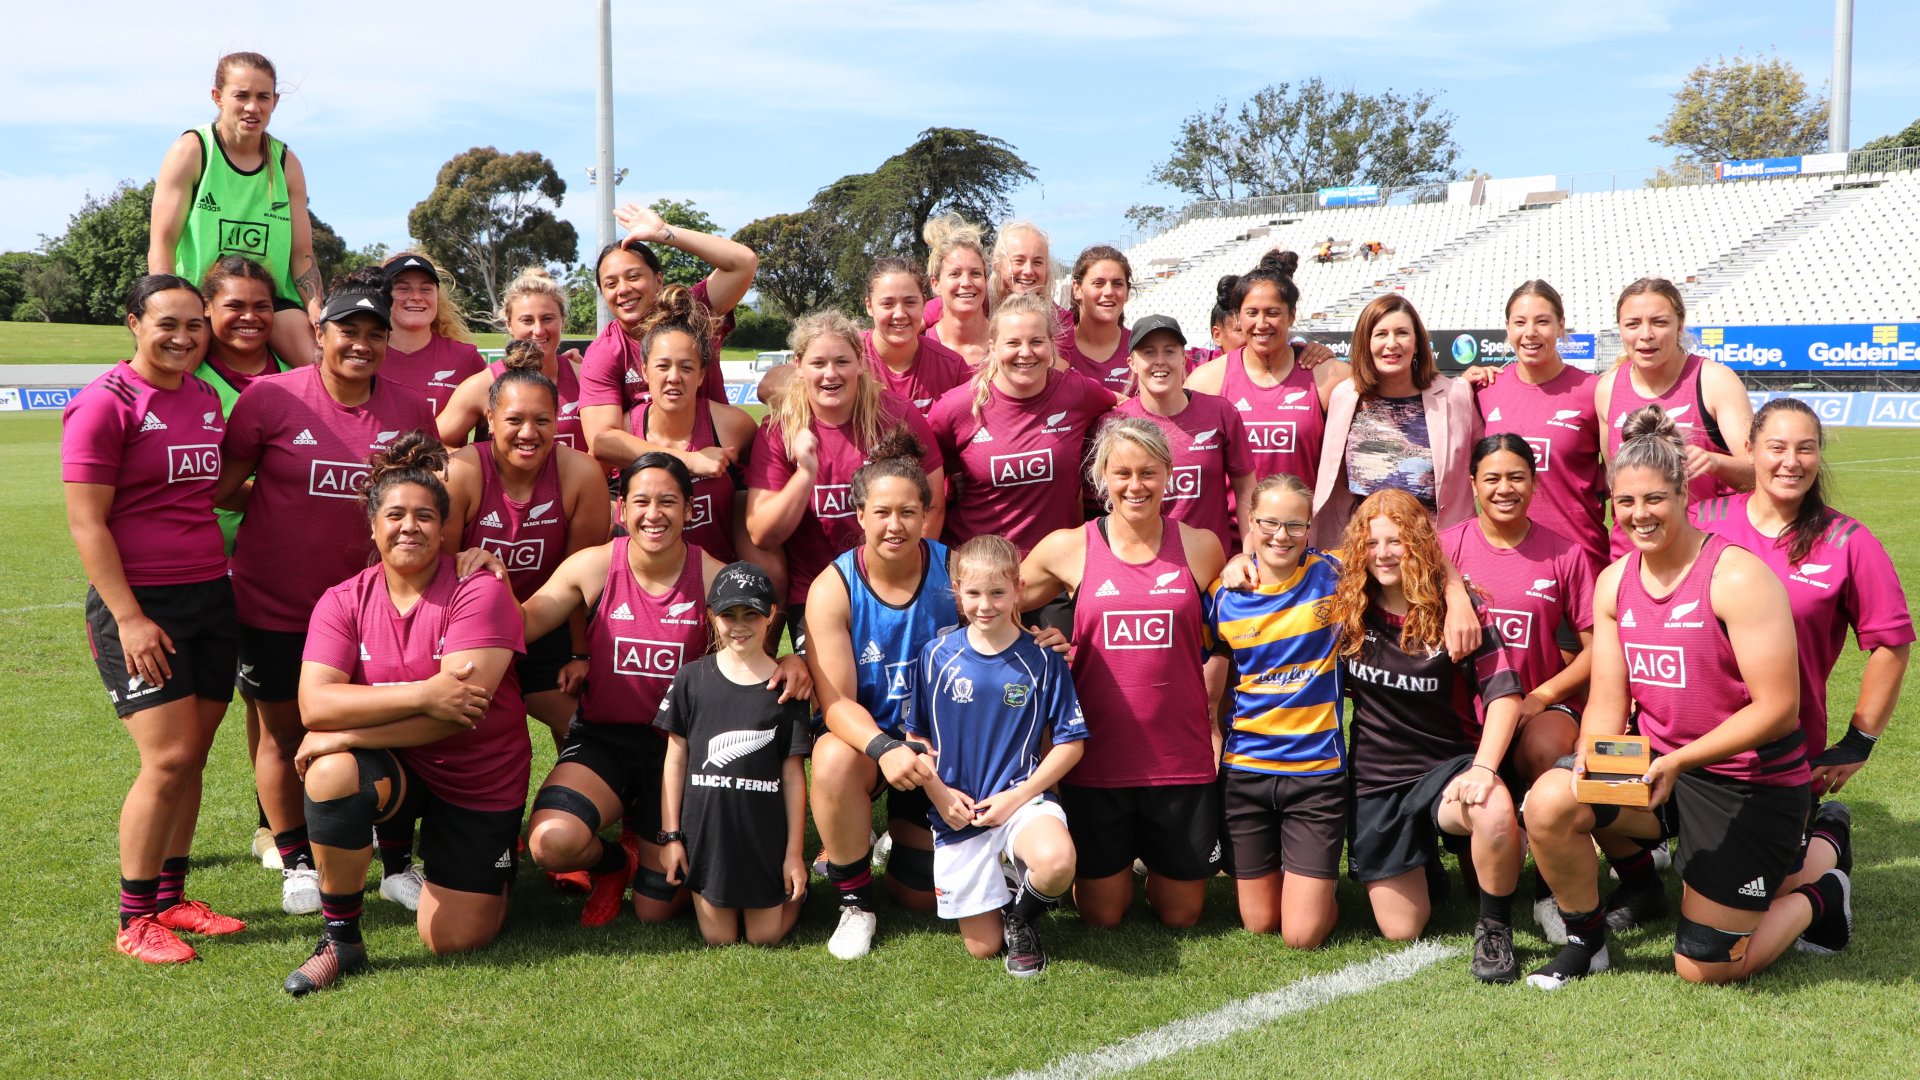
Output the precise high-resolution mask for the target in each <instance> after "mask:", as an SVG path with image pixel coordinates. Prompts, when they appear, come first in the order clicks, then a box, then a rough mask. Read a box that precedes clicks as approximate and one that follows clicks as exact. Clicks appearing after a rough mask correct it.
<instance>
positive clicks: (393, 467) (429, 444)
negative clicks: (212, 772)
mask: <svg viewBox="0 0 1920 1080" xmlns="http://www.w3.org/2000/svg"><path fill="white" fill-rule="evenodd" d="M368 464H369V466H370V472H369V475H368V477H367V483H368V486H369V487H371V486H372V485H373V483H374V482H375V481H377V480H378V479H379V478H380V477H381V476H382V475H383V474H385V473H390V472H399V471H401V470H403V469H425V470H427V471H428V472H434V473H437V472H442V471H445V469H446V467H447V448H446V447H445V446H442V445H441V444H440V440H439V439H438V438H437V437H435V436H433V435H430V434H428V433H427V432H426V431H424V430H421V429H419V428H415V429H414V430H412V431H407V432H402V433H401V434H400V436H399V437H398V438H396V439H394V440H393V441H392V442H390V443H388V444H387V448H386V449H385V450H381V451H378V452H376V453H375V454H374V455H373V458H372V460H371V461H370V462H369V463H368Z"/></svg>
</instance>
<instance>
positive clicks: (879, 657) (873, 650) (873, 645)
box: [860, 640, 887, 664]
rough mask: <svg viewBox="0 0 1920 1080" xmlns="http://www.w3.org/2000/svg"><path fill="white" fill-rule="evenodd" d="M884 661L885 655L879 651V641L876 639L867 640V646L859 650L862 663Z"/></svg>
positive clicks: (879, 662) (880, 662)
mask: <svg viewBox="0 0 1920 1080" xmlns="http://www.w3.org/2000/svg"><path fill="white" fill-rule="evenodd" d="M886 661H887V656H886V654H885V653H883V652H881V651H880V643H879V642H877V641H872V640H869V641H868V642H867V647H866V648H864V649H861V650H860V662H861V663H863V664H884V663H886Z"/></svg>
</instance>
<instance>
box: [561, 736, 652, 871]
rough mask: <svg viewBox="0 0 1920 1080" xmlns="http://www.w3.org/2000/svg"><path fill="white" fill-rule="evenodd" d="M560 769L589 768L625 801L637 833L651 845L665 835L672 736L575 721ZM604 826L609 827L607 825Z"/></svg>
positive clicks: (623, 803)
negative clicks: (665, 779)
mask: <svg viewBox="0 0 1920 1080" xmlns="http://www.w3.org/2000/svg"><path fill="white" fill-rule="evenodd" d="M554 764H555V765H567V764H573V765H584V766H586V767H587V768H589V769H591V770H593V775H595V776H597V777H599V778H600V779H601V781H602V782H604V783H605V784H606V785H607V786H608V787H609V788H612V789H613V794H614V797H615V798H617V799H619V800H620V805H621V807H622V808H623V809H624V810H625V812H626V816H627V817H629V818H632V819H633V830H634V831H635V832H637V833H639V834H640V838H641V839H642V840H645V841H646V842H647V843H649V844H651V843H653V838H654V835H655V834H656V833H658V832H659V831H660V778H661V776H662V775H663V774H664V773H665V772H666V767H667V740H666V736H664V735H661V734H660V733H659V732H657V731H655V730H653V728H651V727H649V726H647V725H646V724H589V723H587V722H586V721H584V720H582V719H580V718H579V717H577V716H576V717H574V720H573V724H572V725H571V726H569V727H568V728H567V745H565V746H563V747H561V748H560V757H559V759H558V760H557V761H555V762H554ZM601 824H603V825H604V824H606V823H605V822H602V823H601Z"/></svg>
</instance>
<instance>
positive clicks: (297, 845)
mask: <svg viewBox="0 0 1920 1080" xmlns="http://www.w3.org/2000/svg"><path fill="white" fill-rule="evenodd" d="M273 846H274V847H276V848H279V849H280V866H281V868H282V869H286V870H311V869H313V845H312V844H310V843H308V842H307V827H306V826H305V825H304V824H303V825H295V826H294V827H293V828H291V829H288V830H287V831H286V832H283V833H274V834H273Z"/></svg>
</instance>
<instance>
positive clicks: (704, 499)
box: [686, 487, 853, 529]
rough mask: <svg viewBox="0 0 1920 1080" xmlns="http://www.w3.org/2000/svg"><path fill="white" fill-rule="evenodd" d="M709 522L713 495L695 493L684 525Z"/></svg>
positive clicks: (711, 521)
mask: <svg viewBox="0 0 1920 1080" xmlns="http://www.w3.org/2000/svg"><path fill="white" fill-rule="evenodd" d="M847 490H848V491H849V493H851V491H852V490H853V489H852V488H851V487H849V488H848V489H847ZM816 514H817V512H816ZM711 524H713V496H711V495H695V496H694V497H693V502H691V503H689V504H688V505H687V525H686V527H687V528H689V529H697V528H699V527H701V526H702V525H711Z"/></svg>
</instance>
